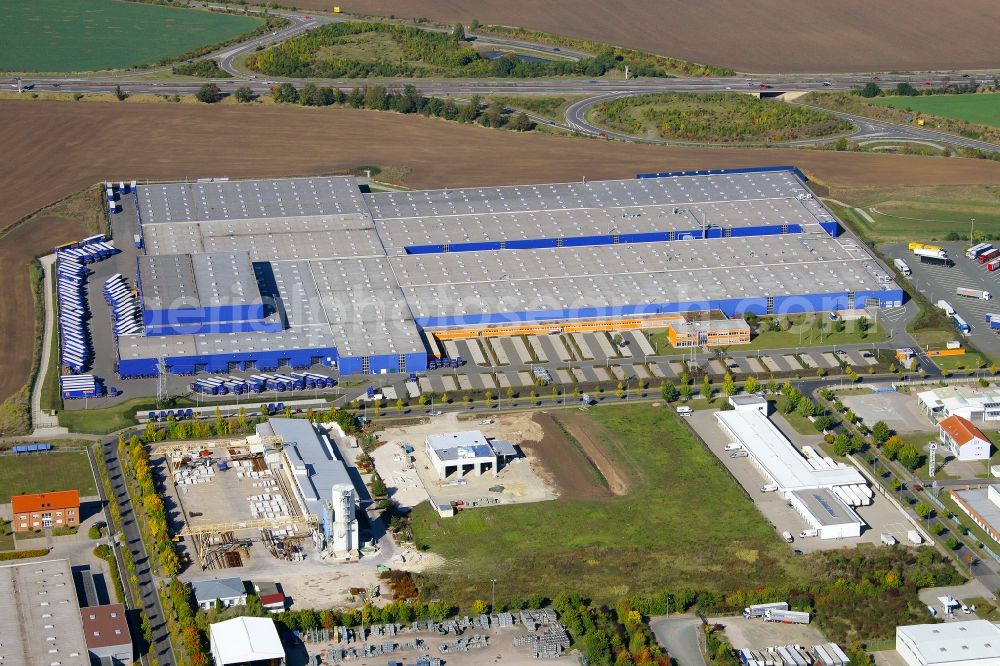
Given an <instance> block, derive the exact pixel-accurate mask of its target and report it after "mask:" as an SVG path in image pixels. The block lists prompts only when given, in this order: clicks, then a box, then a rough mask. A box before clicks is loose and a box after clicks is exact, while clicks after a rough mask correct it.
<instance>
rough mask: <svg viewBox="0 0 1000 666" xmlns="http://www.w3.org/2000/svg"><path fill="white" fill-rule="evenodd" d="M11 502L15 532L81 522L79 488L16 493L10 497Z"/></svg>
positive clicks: (75, 524)
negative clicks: (29, 493)
mask: <svg viewBox="0 0 1000 666" xmlns="http://www.w3.org/2000/svg"><path fill="white" fill-rule="evenodd" d="M10 504H11V513H12V514H13V521H12V524H13V527H14V531H15V532H29V531H32V530H41V529H45V528H48V527H76V526H78V525H79V524H80V492H79V491H77V490H60V491H57V492H52V493H35V494H33V495H15V496H13V497H11V498H10Z"/></svg>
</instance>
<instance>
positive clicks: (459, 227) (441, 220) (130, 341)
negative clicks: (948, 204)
mask: <svg viewBox="0 0 1000 666" xmlns="http://www.w3.org/2000/svg"><path fill="white" fill-rule="evenodd" d="M137 196H138V201H139V208H140V212H141V217H142V222H143V235H144V238H145V244H146V245H145V247H146V251H147V253H149V254H150V255H162V254H166V255H177V254H183V253H188V252H190V253H195V256H197V253H201V252H227V253H236V252H245V253H247V255H248V256H249V260H250V261H255V262H261V265H264V262H270V264H269V265H270V268H271V271H272V272H273V274H274V280H275V282H276V287H277V291H278V294H277V297H278V300H279V301H280V302H279V307H281V308H283V309H284V311H283V313H281V315H280V316H282V317H284V319H285V321H287V325H288V326H289V328H288V329H287V330H286V331H283V332H281V333H261V334H256V333H255V334H252V335H246V334H231V335H228V336H227V335H206V336H176V339H169V340H158V339H153V338H142V337H138V339H135V338H137V336H129V338H122V339H121V341H120V344H121V356H122V358H151V357H157V356H161V355H165V356H175V355H183V354H194V353H219V352H223V353H224V352H244V351H253V350H255V349H274V350H282V349H295V348H302V346H301V345H303V344H307V346H327V347H337V349H338V352H339V353H340V354H341V355H342V356H345V357H348V356H363V355H372V354H397V353H405V352H409V351H417V350H420V349H422V347H423V345H422V343H421V336H420V333H419V331H418V329H417V326H416V324H415V323H414V319H417V320H422V319H425V318H431V317H443V316H450V315H476V314H491V315H502V314H504V313H521V312H525V311H543V310H563V309H573V308H600V309H607V308H609V307H610V308H613V307H615V306H642V305H666V304H671V303H677V302H688V301H691V302H700V301H707V300H709V299H741V298H761V297H765V296H784V295H798V294H803V295H812V294H824V293H843V292H847V291H880V290H883V289H897V288H898V287H896V285H894V284H893V283H892V281H891V279H890V277H889V274H888V273H887V272H886V271H885V270H884V269H883V268H882V267H881V266H880V265H879V263H878V262H877V261H876V260H875V259H874V258H873V257H872V256H870V255H869V254H868V252H867V251H865V250H864V249H863V248H862V247H861V246H860V245H859V244H858V243H856V242H855V240H854V239H853V238H852V237H851V236H850V235H844V236H841V237H840V238H839V239H833V238H831V237H830V236H828V235H827V234H826V232H824V231H822V230H821V227H820V226H819V225H818V222H820V221H828V220H832V219H833V216H832V215H831V214H830V213H829V212H828V211H827V210H826V209H825V208H823V206H822V205H821V204H820V203H819V202H818V201H816V200H815V199H814V198H813V197H812V194H811V193H810V192H809V190H808V189H807V188H806V187H805V185H804V184H803V183H802V182H801V181H800V180H799V179H798V178H797V177H796V176H795V175H794V173H793V172H791V171H774V172H757V173H734V174H713V175H690V176H676V177H667V178H651V179H626V180H612V181H594V182H579V183H556V184H541V185H520V186H510V187H470V188H462V189H452V190H448V189H445V190H432V191H420V192H393V193H378V194H362V193H361V190H360V188H359V187H358V185H357V182H356V181H355V180H354V179H353V178H351V177H336V178H305V179H283V180H274V181H272V180H262V181H241V182H213V183H191V184H167V185H147V186H142V187H140V188H138V190H137ZM706 221H707V223H708V224H709V225H710V226H712V227H723V228H725V229H729V228H732V229H733V230H734V231H735V230H737V229H739V228H742V227H748V226H762V225H767V226H776V225H801V226H802V227H803V229H804V230H805V233H802V234H788V235H780V236H766V237H746V238H744V237H732V238H731V237H724V238H718V239H710V240H690V241H671V242H654V243H632V244H628V243H626V244H615V245H599V246H585V247H570V246H563V247H555V248H550V249H518V250H502V251H499V250H498V251H479V252H449V253H437V254H415V255H407V254H405V250H404V249H403V248H404V247H406V246H409V245H438V244H445V243H449V244H458V243H462V242H484V241H500V240H521V239H535V238H568V237H572V236H594V235H607V234H627V233H644V232H651V231H661V232H663V231H678V230H690V229H697V228H699V227H700V226H701V225H702V224H704V223H705V222H706ZM151 261H152V260H151ZM164 270H165V271H166V269H164ZM165 280H166V284H164V285H163V286H162V292H164V293H166V292H167V291H168V290H169V289H174V290H182V289H181V288H180V285H181V284H182V283H183V284H189V283H190V275H188V274H187V273H184V272H183V271H180V272H177V271H175V273H171V274H170V276H169V277H168V278H165ZM151 281H152V282H155V280H154V279H152V278H150V279H147V277H146V276H143V290H144V294H146V293H149V294H150V296H151V297H154V298H155V297H157V296H161V297H162V296H163V294H159V293H158V292H157V287H155V286H152V290H150V289H151V287H150V284H149V283H150V282H151ZM223 286H225V285H223ZM225 291H226V290H225V288H222V289H220V292H221V293H223V294H224V293H225ZM148 302H149V301H148V298H147V304H148ZM154 302H155V301H154Z"/></svg>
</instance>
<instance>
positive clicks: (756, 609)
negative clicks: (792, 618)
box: [743, 601, 788, 619]
mask: <svg viewBox="0 0 1000 666" xmlns="http://www.w3.org/2000/svg"><path fill="white" fill-rule="evenodd" d="M769 610H788V602H787V601H776V602H773V603H769V604H754V605H753V606H747V607H746V608H744V609H743V617H745V618H747V619H750V618H752V617H764V613H766V612H767V611H769Z"/></svg>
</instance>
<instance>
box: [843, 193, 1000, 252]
mask: <svg viewBox="0 0 1000 666" xmlns="http://www.w3.org/2000/svg"><path fill="white" fill-rule="evenodd" d="M830 196H831V197H832V198H834V199H838V200H840V201H843V202H845V203H847V204H849V205H850V206H853V207H857V208H861V209H862V210H864V211H865V212H866V213H868V215H869V217H871V219H872V221H871V222H870V221H868V220H867V219H866V218H865V217H864V216H862V215H859V214H858V213H857V212H856V211H854V210H851V209H850V208H843V207H841V206H838V205H836V204H834V203H832V202H830V201H825V202H824V203H826V205H827V206H828V207H829V208H830V209H831V210H832V211H833V212H834V213H835V214H836V215H837V216H838V217H840V218H841V219H843V220H845V221H847V222H849V223H851V224H852V225H853V226H854V227H855V228H857V229H858V230H859V231H860V233H861V234H862V235H864V236H865V237H867V238H868V239H870V240H872V241H873V242H902V241H913V240H917V241H921V242H930V241H940V240H947V238H948V235H949V234H952V233H955V234H959V235H960V236H962V237H963V238H965V239H966V240H968V237H969V226H970V225H969V220H970V219H972V218H975V220H976V228H975V230H976V233H977V234H989V235H991V236H992V237H996V236H998V235H1000V188H997V187H994V186H965V187H963V186H958V187H897V188H858V189H850V190H836V191H832V192H831V193H830ZM873 209H874V210H873Z"/></svg>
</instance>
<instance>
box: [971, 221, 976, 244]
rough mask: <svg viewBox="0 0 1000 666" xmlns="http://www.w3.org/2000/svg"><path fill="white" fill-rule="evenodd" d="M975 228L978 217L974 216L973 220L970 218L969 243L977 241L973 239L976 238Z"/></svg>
mask: <svg viewBox="0 0 1000 666" xmlns="http://www.w3.org/2000/svg"><path fill="white" fill-rule="evenodd" d="M975 229H976V218H972V219H971V220H969V243H970V244H971V243H973V242H975V241H973V240H972V239H973V238H975Z"/></svg>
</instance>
